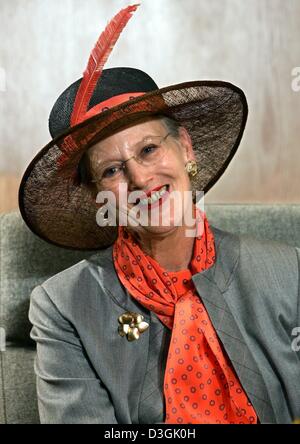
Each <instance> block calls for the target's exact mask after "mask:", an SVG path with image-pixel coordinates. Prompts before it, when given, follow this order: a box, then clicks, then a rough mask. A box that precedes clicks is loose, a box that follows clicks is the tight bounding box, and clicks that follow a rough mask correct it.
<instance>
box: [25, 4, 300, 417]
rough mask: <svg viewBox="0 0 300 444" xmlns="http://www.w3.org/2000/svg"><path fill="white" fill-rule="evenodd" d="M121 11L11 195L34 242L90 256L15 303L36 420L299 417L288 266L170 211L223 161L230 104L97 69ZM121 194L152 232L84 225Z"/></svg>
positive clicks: (234, 138) (292, 271)
mask: <svg viewBox="0 0 300 444" xmlns="http://www.w3.org/2000/svg"><path fill="white" fill-rule="evenodd" d="M135 9H136V6H132V7H128V8H126V9H124V10H122V11H121V12H120V13H119V14H117V16H116V17H115V18H114V19H113V21H112V22H111V23H110V24H109V25H108V27H107V28H106V30H105V31H104V33H103V34H102V35H101V36H100V38H99V40H98V42H97V44H96V47H95V49H94V50H93V52H92V54H91V57H90V59H89V63H88V66H87V69H86V71H85V73H84V76H83V78H82V79H80V80H78V81H76V82H75V83H73V84H72V85H71V86H70V87H69V88H67V89H66V90H65V91H64V92H63V93H62V94H61V96H60V97H59V98H58V100H57V101H56V103H55V104H54V107H53V109H52V111H51V114H50V129H51V134H52V137H53V140H52V141H51V142H50V143H49V144H48V145H47V146H46V147H45V148H44V149H43V150H42V151H41V152H40V153H39V154H38V155H37V156H36V157H35V158H34V159H33V161H32V162H31V164H30V165H29V167H28V169H27V170H26V172H25V174H24V177H23V180H22V183H21V187H20V208H21V212H22V215H23V217H24V220H25V221H26V223H27V224H28V226H29V227H30V228H31V229H32V230H33V231H34V232H35V233H37V234H38V235H39V236H40V237H42V238H44V239H45V240H47V241H49V242H51V243H54V244H56V245H59V246H63V247H68V248H77V249H91V250H97V252H96V254H95V255H93V256H91V257H90V258H89V259H88V260H85V261H81V262H79V263H78V264H76V265H74V266H72V267H71V268H68V269H66V270H64V271H63V272H61V273H59V274H57V275H55V276H53V277H52V278H50V279H48V280H47V281H46V282H44V283H43V284H42V285H40V286H38V287H36V288H35V289H34V290H33V293H32V295H31V304H30V312H29V319H30V321H31V323H32V325H33V327H32V330H31V337H32V338H33V339H34V340H35V341H36V343H37V358H36V365H35V369H36V374H37V388H38V399H39V412H40V418H41V422H43V423H113V424H115V423H120V424H128V423H149V424H152V423H162V422H165V423H173V424H196V423H200V424H257V423H259V422H265V423H280V422H284V423H290V422H292V420H293V419H294V418H296V417H297V416H300V404H299V399H300V392H299V380H300V365H299V360H300V356H299V353H298V351H295V350H294V349H293V348H292V347H291V343H290V339H289V338H290V332H291V331H292V330H293V328H294V327H296V326H297V325H299V324H300V318H299V315H300V314H299V311H297V310H298V307H299V293H298V291H299V261H300V257H299V253H300V252H299V250H298V249H296V248H292V247H288V246H286V245H283V244H277V243H272V242H262V241H257V240H255V239H251V238H248V237H243V236H237V235H235V234H232V233H228V232H225V231H221V230H219V229H217V228H214V227H212V226H210V224H209V222H208V220H207V218H206V215H205V212H204V211H201V210H200V208H199V206H198V205H197V202H196V201H195V200H193V199H190V200H188V201H185V200H184V199H183V197H184V195H185V193H188V195H191V191H192V189H194V191H195V190H196V191H197V190H199V191H200V190H204V191H205V192H206V191H207V190H209V189H210V188H211V187H212V186H213V184H214V183H215V182H216V181H217V180H218V179H219V177H220V176H221V175H222V174H223V172H224V171H225V169H226V167H227V166H228V164H229V162H230V161H231V159H232V157H233V156H234V154H235V152H236V150H237V147H238V145H239V143H240V140H241V138H242V135H243V131H244V128H245V124H246V119H247V102H246V98H245V95H244V93H243V92H242V91H241V90H240V89H239V88H237V87H236V86H234V85H231V84H229V83H226V82H221V81H218V82H216V81H195V82H188V83H183V84H179V85H172V86H168V87H166V88H163V89H159V88H158V87H157V85H156V84H155V82H154V81H153V80H152V79H151V78H150V77H149V76H148V75H147V74H146V73H143V72H142V71H140V70H137V69H134V68H111V69H107V70H103V65H104V63H105V61H106V60H107V57H108V55H109V53H110V50H111V48H112V46H113V44H114V43H115V42H116V40H117V37H118V36H119V34H120V32H121V30H122V29H123V27H124V26H125V24H126V23H127V21H128V20H129V18H130V16H131V14H132V12H133V11H134V10H135ZM108 42H109V43H110V44H108ZM124 186H125V187H126V197H127V195H129V194H131V193H133V192H140V193H142V197H141V196H139V197H140V201H139V202H138V204H139V208H140V210H141V212H143V211H144V212H145V213H147V214H148V213H151V215H152V213H153V212H154V210H158V214H159V218H158V223H157V224H154V223H152V220H151V223H150V224H144V223H138V224H137V225H135V224H132V223H130V224H128V225H126V226H123V225H122V224H121V223H116V226H114V227H100V226H99V225H98V224H97V218H96V214H97V210H98V207H99V202H98V201H97V200H95V196H96V194H97V193H111V194H112V195H113V196H114V199H115V202H116V208H117V209H118V210H119V212H121V213H122V212H126V213H127V212H128V211H129V210H131V209H132V207H133V205H134V204H135V203H136V202H132V203H131V208H130V206H129V207H128V208H127V207H126V209H124V208H123V205H122V200H121V191H122V187H124ZM172 193H174V194H175V193H176V194H175V195H176V196H177V198H178V201H179V203H180V204H181V206H180V207H179V208H180V210H178V207H176V205H175V204H174V206H172V200H171V196H172ZM170 201H171V204H170V205H169V208H170V209H171V210H170V213H169V214H168V216H169V217H168V219H167V223H165V222H166V217H165V216H166V208H167V204H168V203H170ZM126 202H127V199H126ZM100 206H101V205H100ZM188 211H191V212H192V213H193V215H194V216H195V218H194V221H193V224H194V228H195V230H194V232H193V233H194V234H193V236H188V235H187V234H186V228H187V224H186V219H185V217H184V216H185V215H186V214H187V213H188ZM118 222H119V221H118ZM177 222H181V223H177ZM280 320H284V323H282V322H281V321H280ZM297 353H298V354H297Z"/></svg>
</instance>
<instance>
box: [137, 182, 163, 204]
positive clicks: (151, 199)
mask: <svg viewBox="0 0 300 444" xmlns="http://www.w3.org/2000/svg"><path fill="white" fill-rule="evenodd" d="M166 191H167V186H164V187H162V188H161V189H160V190H159V191H155V193H152V196H151V197H148V199H141V200H140V203H141V204H142V205H147V204H153V203H154V202H156V201H157V200H158V199H159V198H160V197H161V196H163V195H164V194H165V192H166Z"/></svg>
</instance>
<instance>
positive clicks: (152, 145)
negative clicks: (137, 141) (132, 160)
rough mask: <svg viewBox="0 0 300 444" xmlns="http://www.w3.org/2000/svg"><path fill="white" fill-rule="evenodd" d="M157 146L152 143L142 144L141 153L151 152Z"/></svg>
mask: <svg viewBox="0 0 300 444" xmlns="http://www.w3.org/2000/svg"><path fill="white" fill-rule="evenodd" d="M157 148H158V146H157V145H155V144H154V143H151V144H149V145H146V146H144V148H143V149H142V152H141V154H142V155H146V156H147V154H152V153H153V152H154V151H155V150H156V149H157Z"/></svg>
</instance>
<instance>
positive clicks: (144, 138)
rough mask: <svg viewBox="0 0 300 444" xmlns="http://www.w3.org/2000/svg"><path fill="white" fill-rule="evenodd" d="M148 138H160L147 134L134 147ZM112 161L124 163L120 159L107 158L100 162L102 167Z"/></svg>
mask: <svg viewBox="0 0 300 444" xmlns="http://www.w3.org/2000/svg"><path fill="white" fill-rule="evenodd" d="M150 137H160V136H159V135H154V134H148V135H147V136H144V137H143V139H141V140H140V141H139V142H136V143H135V145H139V144H141V143H143V142H145V141H146V139H149V138H150ZM114 161H117V162H124V161H123V160H120V159H116V158H109V159H106V160H104V161H103V162H102V166H105V165H106V164H107V163H110V162H114Z"/></svg>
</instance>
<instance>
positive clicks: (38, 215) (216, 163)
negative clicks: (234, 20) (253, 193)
mask: <svg viewBox="0 0 300 444" xmlns="http://www.w3.org/2000/svg"><path fill="white" fill-rule="evenodd" d="M136 7H137V6H136V5H134V6H129V7H128V8H125V9H123V10H122V11H120V12H119V13H118V14H117V15H116V16H115V17H114V19H113V20H112V21H111V22H110V23H109V25H108V26H107V28H106V29H105V31H104V32H103V33H102V34H101V36H100V38H99V39H98V41H97V44H96V46H95V48H94V50H93V52H92V54H91V56H90V59H89V63H88V67H87V69H86V71H85V73H84V76H83V78H82V79H79V80H77V81H76V82H74V83H73V84H72V85H71V86H69V87H68V88H67V89H66V90H65V91H64V92H63V93H62V94H61V95H60V97H59V98H58V100H57V101H56V103H55V105H54V107H53V109H52V111H51V114H50V119H49V129H50V133H51V136H52V138H53V140H51V142H50V143H49V144H48V145H46V146H45V147H44V148H43V149H42V150H41V151H40V152H39V153H38V154H37V155H36V156H35V158H34V159H33V160H32V162H31V163H30V164H29V166H28V167H27V169H26V171H25V173H24V176H23V178H22V181H21V185H20V189H19V206H20V211H21V214H22V217H23V219H24V220H25V222H26V224H27V225H28V226H29V228H30V229H31V230H32V231H33V232H34V233H35V234H37V235H38V236H39V237H41V238H42V239H44V240H46V241H48V242H50V243H52V244H55V245H59V246H62V247H65V248H75V249H80V250H97V249H101V248H105V247H107V246H109V245H111V244H112V243H113V242H114V240H115V239H116V236H117V227H109V226H108V227H100V226H99V225H98V224H97V222H96V213H97V210H98V208H97V206H96V204H95V198H94V196H93V194H92V193H91V189H90V187H89V186H88V185H87V184H86V183H84V182H81V181H80V180H78V166H79V163H80V160H81V159H82V156H83V155H84V153H85V152H86V151H87V149H88V148H89V147H90V146H92V145H93V143H95V141H96V140H100V139H101V138H104V137H107V136H109V135H111V134H112V133H113V132H114V131H117V130H118V129H120V128H122V127H124V126H127V125H128V124H131V123H132V122H135V121H136V120H138V119H141V118H143V117H144V116H152V115H153V116H155V115H165V116H168V117H170V118H172V119H174V120H176V121H177V122H178V123H179V124H180V125H183V126H184V127H185V128H186V129H187V131H188V132H189V134H190V137H191V140H192V144H193V149H194V152H195V156H196V159H197V165H198V173H197V175H196V176H195V178H194V179H193V182H194V184H196V185H194V186H196V188H197V190H199V191H204V192H207V191H208V190H209V189H210V188H211V187H212V186H213V185H214V184H215V183H216V181H217V180H218V179H219V178H220V176H221V175H222V174H223V172H224V171H225V169H226V168H227V166H228V164H229V162H230V161H231V159H232V157H233V156H234V154H235V152H236V150H237V148H238V145H239V143H240V140H241V138H242V135H243V132H244V128H245V124H246V120H247V114H248V108H247V101H246V98H245V95H244V93H243V91H242V90H241V89H239V88H238V87H236V86H234V85H232V84H231V83H228V82H223V81H208V80H202V81H192V82H186V83H180V84H177V85H171V86H167V87H165V88H158V86H157V85H156V83H155V82H154V81H153V80H152V79H151V78H150V76H149V75H148V74H146V73H144V72H143V71H141V70H138V69H134V68H111V69H103V65H104V63H105V62H106V60H107V57H108V55H109V53H110V51H111V50H112V47H113V45H114V44H115V42H116V40H117V38H118V36H119V35H120V33H121V31H122V29H123V28H124V26H125V25H126V23H127V21H128V20H129V18H130V16H131V14H132V12H133V11H134V10H135V9H136Z"/></svg>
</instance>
